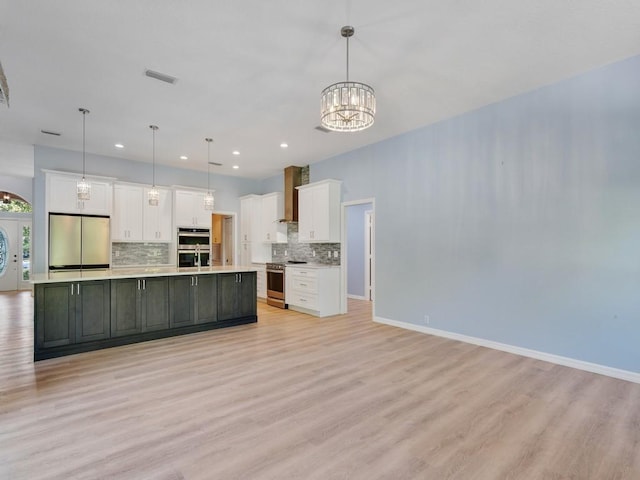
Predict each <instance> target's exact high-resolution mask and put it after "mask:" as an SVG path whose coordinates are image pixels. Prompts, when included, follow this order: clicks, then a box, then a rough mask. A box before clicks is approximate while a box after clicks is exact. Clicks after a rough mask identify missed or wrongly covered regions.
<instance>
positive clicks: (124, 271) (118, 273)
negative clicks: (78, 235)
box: [31, 265, 258, 284]
mask: <svg viewBox="0 0 640 480" xmlns="http://www.w3.org/2000/svg"><path fill="white" fill-rule="evenodd" d="M257 270H258V269H257V268H256V267H251V266H248V267H247V266H241V265H237V266H235V265H234V266H230V267H221V266H211V267H200V268H198V267H188V268H177V267H115V268H111V269H104V270H82V271H80V270H76V271H64V270H62V271H55V272H48V273H36V274H33V275H32V279H31V283H34V284H35V283H54V282H81V281H88V280H112V279H119V278H132V277H134V278H140V277H168V276H174V275H205V274H212V273H213V274H215V273H241V272H255V271H257Z"/></svg>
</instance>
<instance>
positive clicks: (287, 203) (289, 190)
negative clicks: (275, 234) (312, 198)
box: [280, 165, 302, 223]
mask: <svg viewBox="0 0 640 480" xmlns="http://www.w3.org/2000/svg"><path fill="white" fill-rule="evenodd" d="M300 185H302V167H295V166H293V165H292V166H290V167H287V168H285V169H284V218H281V219H280V223H297V222H298V189H297V188H296V187H299V186H300Z"/></svg>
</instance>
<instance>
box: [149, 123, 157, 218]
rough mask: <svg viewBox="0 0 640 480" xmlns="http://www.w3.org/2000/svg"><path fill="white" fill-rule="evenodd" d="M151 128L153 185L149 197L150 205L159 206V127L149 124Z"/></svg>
mask: <svg viewBox="0 0 640 480" xmlns="http://www.w3.org/2000/svg"><path fill="white" fill-rule="evenodd" d="M149 128H150V129H151V131H152V132H153V185H152V186H151V189H150V190H149V191H148V192H147V198H148V199H149V205H151V206H152V207H157V206H158V201H159V200H160V192H159V191H158V189H157V188H156V130H158V127H157V126H156V125H149Z"/></svg>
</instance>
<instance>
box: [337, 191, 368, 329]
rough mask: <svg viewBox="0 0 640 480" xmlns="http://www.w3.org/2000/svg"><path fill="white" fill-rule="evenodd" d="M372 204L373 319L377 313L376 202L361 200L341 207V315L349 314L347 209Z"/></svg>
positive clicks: (366, 199) (344, 203) (346, 203)
mask: <svg viewBox="0 0 640 480" xmlns="http://www.w3.org/2000/svg"><path fill="white" fill-rule="evenodd" d="M367 203H370V204H371V210H370V212H371V219H372V239H371V290H372V295H371V298H372V300H371V314H372V318H374V317H375V313H376V302H375V298H376V296H375V285H376V269H375V265H376V255H375V251H376V250H375V244H376V242H375V238H376V236H375V211H376V200H375V198H363V199H361V200H352V201H349V202H342V204H341V205H340V217H341V224H342V230H341V233H340V283H341V295H340V297H341V298H340V313H347V207H351V206H353V205H364V204H367Z"/></svg>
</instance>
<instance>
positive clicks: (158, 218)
mask: <svg viewBox="0 0 640 480" xmlns="http://www.w3.org/2000/svg"><path fill="white" fill-rule="evenodd" d="M149 190H150V189H148V188H145V189H144V195H143V198H144V200H143V233H142V239H143V240H144V241H145V242H158V243H167V242H172V241H174V240H175V238H174V234H173V229H172V227H171V211H172V208H171V207H172V200H171V192H170V191H169V190H165V189H161V188H159V189H158V193H160V198H159V199H158V205H156V206H152V205H149V202H148V201H147V193H148V191H149Z"/></svg>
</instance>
